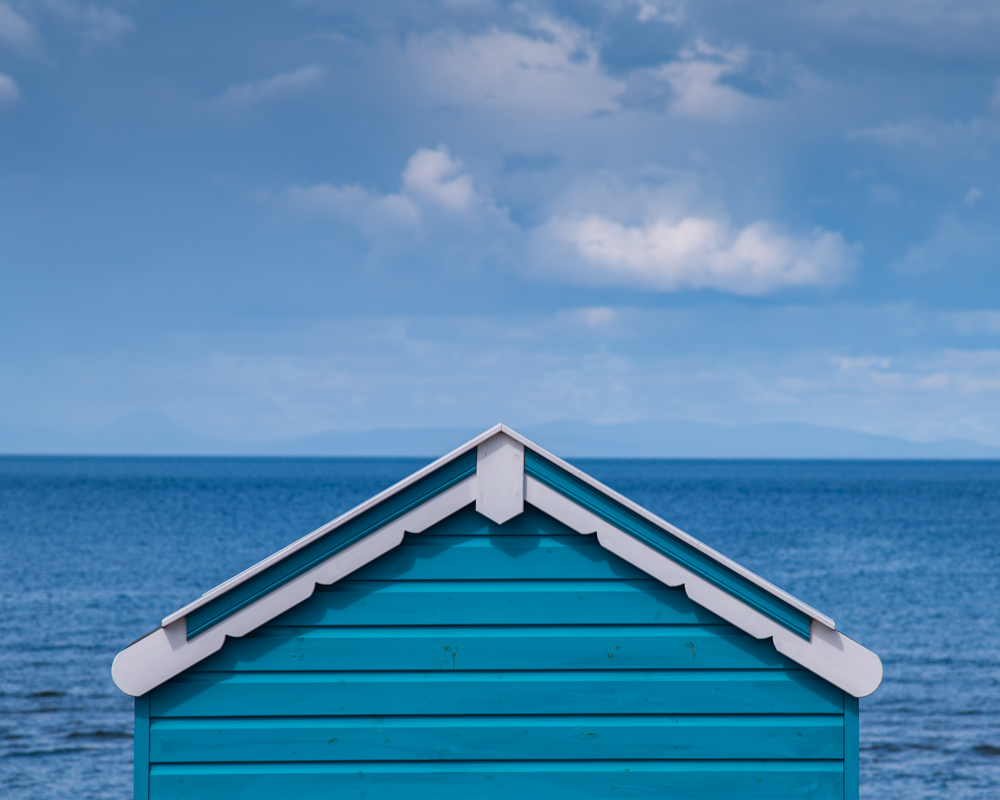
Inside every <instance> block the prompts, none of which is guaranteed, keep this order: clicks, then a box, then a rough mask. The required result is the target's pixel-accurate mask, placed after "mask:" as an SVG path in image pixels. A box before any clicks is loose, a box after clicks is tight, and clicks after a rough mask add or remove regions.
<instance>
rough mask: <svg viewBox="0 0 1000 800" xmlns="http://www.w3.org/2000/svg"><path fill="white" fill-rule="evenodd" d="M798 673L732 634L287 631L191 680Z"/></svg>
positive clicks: (211, 661)
mask: <svg viewBox="0 0 1000 800" xmlns="http://www.w3.org/2000/svg"><path fill="white" fill-rule="evenodd" d="M762 667H773V668H783V669H794V668H795V663H794V662H793V661H791V660H790V659H787V658H785V657H784V656H782V655H780V654H779V653H778V652H777V651H776V650H775V649H774V647H773V645H772V644H771V643H770V642H769V641H767V640H761V639H754V638H753V637H752V636H747V635H746V634H745V633H742V632H741V631H738V630H736V629H735V628H733V627H732V626H718V625H711V626H696V625H676V626H655V625H648V626H646V625H630V626H622V627H615V626H602V627H584V626H571V627H570V626H532V627H526V626H525V627H516V626H511V627H496V628H485V627H484V628H474V627H468V628H463V627H441V628H409V627H407V628H397V627H383V628H306V627H301V628H282V627H271V626H265V627H263V628H259V629H257V630H256V631H254V632H253V633H252V634H250V635H249V636H245V637H243V638H242V639H233V640H231V641H229V642H227V643H226V646H225V647H224V648H223V649H222V650H221V651H220V652H218V653H216V654H215V655H213V656H209V657H208V658H206V659H205V660H204V661H202V662H201V663H199V664H196V665H195V666H193V667H192V668H191V671H192V672H215V671H220V670H221V671H226V672H229V671H234V670H254V671H258V670H268V671H274V670H289V671H306V670H308V671H315V670H334V671H336V670H345V671H352V672H353V671H358V670H414V671H420V670H458V669H462V670H515V669H528V670H530V669H558V670H570V669H608V670H611V669H753V668H762Z"/></svg>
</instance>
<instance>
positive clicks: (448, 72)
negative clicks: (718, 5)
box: [403, 18, 624, 116]
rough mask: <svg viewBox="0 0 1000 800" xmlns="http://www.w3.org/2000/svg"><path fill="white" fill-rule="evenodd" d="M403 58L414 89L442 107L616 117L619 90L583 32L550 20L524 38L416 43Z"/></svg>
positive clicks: (502, 34) (452, 36)
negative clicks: (612, 114)
mask: <svg viewBox="0 0 1000 800" xmlns="http://www.w3.org/2000/svg"><path fill="white" fill-rule="evenodd" d="M403 56H404V58H405V60H406V61H407V62H408V63H407V65H406V68H407V69H408V70H409V72H410V73H411V74H412V75H414V77H415V78H416V79H417V85H416V90H417V91H419V92H420V93H421V94H423V95H425V96H427V97H429V99H430V100H431V101H432V102H435V103H438V104H442V105H452V104H459V105H462V106H465V107H471V108H477V109H486V110H497V111H503V112H512V111H513V112H534V113H539V114H542V115H546V116H550V115H559V116H562V115H565V114H573V115H577V116H582V115H589V114H592V113H595V112H601V111H604V112H608V111H613V110H614V109H615V108H616V104H615V102H614V97H615V96H616V95H617V94H619V93H620V92H621V91H622V89H623V88H624V84H623V83H622V82H621V81H618V80H615V79H613V78H611V77H610V76H608V75H607V74H606V73H605V72H604V70H603V69H602V67H601V65H600V59H599V56H598V52H597V48H596V46H595V44H594V42H593V41H592V39H591V38H590V35H589V34H588V33H587V32H585V31H583V30H582V29H580V28H577V27H575V26H573V25H572V24H570V23H567V22H564V21H557V20H553V19H547V18H542V19H536V20H535V21H534V22H533V23H532V24H531V30H530V31H529V32H528V33H518V32H513V31H502V30H497V29H494V30H491V31H489V32H488V33H484V34H479V35H472V36H470V35H464V34H459V33H448V34H437V35H433V36H424V37H414V38H412V39H410V40H409V41H408V42H407V44H406V47H405V51H404V54H403Z"/></svg>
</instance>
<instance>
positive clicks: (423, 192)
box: [289, 145, 507, 240]
mask: <svg viewBox="0 0 1000 800" xmlns="http://www.w3.org/2000/svg"><path fill="white" fill-rule="evenodd" d="M289 197H290V198H291V200H292V202H293V203H294V204H295V205H296V206H298V207H299V208H301V209H303V210H306V211H309V212H311V213H314V214H321V215H326V216H332V217H335V218H337V219H340V220H342V221H344V222H348V223H350V224H353V225H355V226H357V227H358V228H359V229H360V230H361V231H362V232H363V233H364V234H365V235H366V236H368V237H369V238H371V239H373V240H379V239H382V238H383V237H385V236H386V235H390V236H391V235H396V234H400V233H405V232H407V231H412V232H416V231H417V230H419V229H422V228H426V227H427V226H428V225H429V224H433V223H438V222H442V223H444V224H445V225H451V224H453V223H454V222H455V221H456V220H464V221H465V222H470V223H475V222H477V221H478V222H482V221H483V220H484V219H486V218H493V219H494V221H496V222H503V223H506V220H507V217H506V212H505V211H502V210H500V209H497V208H496V206H495V205H494V204H493V202H492V200H490V199H489V198H488V197H487V196H485V195H483V194H481V193H479V192H477V191H476V187H475V185H474V183H473V180H472V176H471V175H469V174H468V173H467V172H465V170H464V167H463V165H462V162H461V161H459V160H458V159H455V158H452V157H451V155H449V153H448V150H447V148H445V147H444V146H443V145H442V146H439V147H438V148H437V149H435V150H428V149H420V150H417V152H416V153H414V154H413V155H412V156H411V157H410V160H409V161H408V162H407V164H406V167H405V169H404V170H403V173H402V185H401V187H400V189H399V191H398V192H394V193H386V194H380V193H378V192H373V191H371V190H369V189H365V188H363V187H361V186H356V185H340V186H334V185H331V184H318V185H316V186H307V187H292V188H291V189H289ZM451 233H452V234H453V233H454V230H452V231H451Z"/></svg>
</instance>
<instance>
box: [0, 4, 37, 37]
mask: <svg viewBox="0 0 1000 800" xmlns="http://www.w3.org/2000/svg"><path fill="white" fill-rule="evenodd" d="M35 40H36V34H35V26H34V25H32V24H31V23H30V22H28V20H26V19H25V18H24V17H22V16H21V15H20V14H18V13H17V11H15V10H14V9H13V8H11V6H10V5H9V4H8V3H3V2H0V43H3V44H7V45H11V46H13V47H20V48H27V47H31V46H32V45H34V44H35Z"/></svg>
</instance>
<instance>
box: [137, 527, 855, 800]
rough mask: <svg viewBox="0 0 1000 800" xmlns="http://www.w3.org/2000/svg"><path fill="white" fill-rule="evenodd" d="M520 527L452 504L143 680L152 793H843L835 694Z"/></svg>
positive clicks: (373, 798) (568, 545)
mask: <svg viewBox="0 0 1000 800" xmlns="http://www.w3.org/2000/svg"><path fill="white" fill-rule="evenodd" d="M516 519H517V520H518V521H517V523H516V524H511V523H508V524H506V525H503V526H494V525H491V524H490V523H483V521H482V518H481V517H479V515H477V514H476V513H475V512H474V510H473V509H471V508H467V509H463V510H462V511H461V512H459V513H458V514H455V515H453V517H451V518H449V519H448V520H446V521H445V522H444V523H442V524H439V525H438V526H435V527H434V529H432V530H430V531H428V532H427V533H425V534H419V535H412V536H411V535H408V536H407V538H406V541H405V543H404V544H403V545H402V546H401V547H399V548H396V549H395V550H393V551H391V552H390V553H388V554H386V555H385V556H383V557H381V558H379V559H377V560H376V561H375V562H373V563H372V564H369V565H368V566H366V567H364V568H362V569H361V570H359V571H357V572H355V573H354V574H353V575H352V576H351V579H350V580H347V581H343V582H340V583H338V584H335V585H333V586H331V587H322V588H321V589H320V590H318V591H316V592H315V593H314V594H313V596H312V597H311V598H310V599H308V600H307V601H305V602H303V603H302V604H300V605H299V606H298V607H297V608H295V609H292V610H291V611H289V612H287V613H286V614H284V615H283V616H282V617H281V618H278V619H276V620H273V621H272V622H271V623H270V624H268V625H265V626H262V627H261V628H259V629H258V630H257V631H255V632H253V633H251V634H249V635H247V636H245V637H241V638H238V639H229V640H227V642H226V643H225V645H224V646H223V648H222V650H220V651H219V652H218V653H217V654H215V655H213V656H210V657H209V658H208V659H205V660H204V661H202V662H201V663H199V664H197V665H195V666H194V667H192V668H191V669H189V670H188V671H186V672H184V673H182V674H181V675H179V676H177V677H176V678H174V679H172V680H171V681H168V682H167V683H165V684H163V685H162V686H159V687H157V688H156V689H154V690H153V691H152V692H151V693H150V695H149V697H148V702H149V707H148V708H149V713H150V714H151V717H150V721H151V722H150V724H147V726H146V731H147V732H148V733H149V737H150V738H148V739H147V742H148V745H145V746H146V747H148V748H149V749H148V753H149V754H150V755H151V763H150V764H149V766H148V770H147V771H148V775H149V782H148V787H149V798H150V800H166V799H167V798H174V797H185V798H196V799H197V798H206V800H208V799H209V798H210V799H211V800H218V798H220V797H235V796H239V797H247V798H265V797H266V798H272V797H285V796H296V797H310V796H315V797H329V796H351V797H364V800H379V799H380V798H392V800H398V798H399V797H400V796H406V797H414V798H417V799H418V800H419V798H422V797H427V796H430V795H431V794H433V795H434V796H436V797H440V796H441V794H442V793H455V794H460V795H461V796H469V797H476V798H485V800H499V798H512V799H513V800H523V798H525V797H541V796H544V797H565V798H574V799H576V800H593V798H599V797H607V798H609V799H610V798H613V799H614V800H623V798H629V799H630V800H643V798H649V799H650V800H652V798H662V797H665V796H669V797H672V798H674V799H675V800H693V798H699V799H700V798H719V799H721V798H726V800H729V798H733V797H739V798H748V799H749V800H764V798H772V797H779V796H780V797H784V798H803V800H804V799H805V798H811V799H812V800H833V799H834V798H836V800H842V798H845V797H847V796H852V795H850V794H849V793H850V792H851V791H852V786H853V784H851V782H850V781H851V780H852V779H851V774H852V773H851V769H852V767H851V761H850V759H851V752H852V751H851V742H852V738H851V737H852V736H853V737H854V741H855V742H856V733H855V734H852V733H851V732H850V726H851V725H852V722H851V718H850V714H847V715H845V698H844V693H843V692H842V691H840V690H839V689H836V688H835V687H833V686H831V685H830V684H828V683H827V682H825V681H823V680H822V679H820V678H818V677H817V676H816V675H814V674H812V673H810V672H808V671H806V670H803V669H801V668H800V667H799V666H798V665H796V664H794V663H792V662H790V661H789V660H787V659H785V658H784V657H783V656H781V655H780V654H778V653H777V652H776V651H775V650H774V647H773V645H772V644H771V642H770V641H769V640H763V641H761V640H757V639H754V638H752V637H750V636H747V635H746V634H744V633H742V632H741V631H739V630H738V629H736V628H735V627H733V626H731V625H729V624H728V623H725V622H723V621H722V620H721V619H719V618H718V617H716V616H714V615H711V614H709V613H708V612H706V611H704V609H700V608H698V607H697V606H696V605H695V604H693V603H692V602H691V601H690V600H689V599H688V598H687V597H686V595H685V594H684V593H683V591H680V590H677V589H670V588H669V587H664V586H662V585H661V584H659V583H658V582H655V581H651V580H650V579H649V577H648V575H645V574H644V573H641V572H638V571H637V570H635V569H634V568H632V567H631V565H628V564H626V563H625V562H624V561H622V560H621V559H619V558H618V557H617V556H615V555H613V554H611V553H609V552H608V551H606V550H604V548H602V547H600V546H599V545H598V544H597V543H596V541H595V538H594V537H592V536H581V535H579V534H575V533H572V534H567V533H565V531H564V526H561V525H560V524H559V523H557V522H556V521H554V520H551V521H550V520H548V519H547V518H545V515H543V514H541V512H538V511H537V510H536V509H530V510H529V511H528V512H526V513H525V514H524V515H522V516H521V517H519V518H516ZM513 522H514V521H512V523H513ZM463 531H465V533H463ZM449 598H450V599H449ZM657 615H659V616H658V617H657ZM446 648H447V649H446ZM847 705H848V708H850V698H848V700H847ZM138 713H139V707H138V705H137V715H138ZM137 730H139V726H137ZM142 746H143V745H141V743H140V740H139V738H138V737H137V747H142ZM854 749H855V750H856V745H855V748H854ZM137 758H138V756H137ZM362 793H364V794H362ZM137 796H139V795H137ZM855 796H856V792H855Z"/></svg>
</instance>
